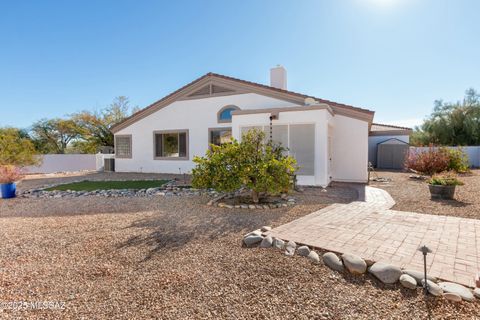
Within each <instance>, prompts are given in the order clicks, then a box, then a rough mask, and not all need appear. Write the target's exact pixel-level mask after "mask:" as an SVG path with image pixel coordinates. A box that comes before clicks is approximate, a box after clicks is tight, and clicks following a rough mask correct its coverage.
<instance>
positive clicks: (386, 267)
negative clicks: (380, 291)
mask: <svg viewBox="0 0 480 320" xmlns="http://www.w3.org/2000/svg"><path fill="white" fill-rule="evenodd" d="M368 271H369V272H370V273H371V274H373V275H374V276H375V277H376V278H377V279H378V280H380V281H381V282H383V283H386V284H391V283H395V282H397V281H398V279H399V278H400V276H401V275H402V270H401V269H400V268H399V267H396V266H392V265H390V264H386V263H383V262H376V263H374V264H373V265H372V266H371V267H370V269H369V270H368Z"/></svg>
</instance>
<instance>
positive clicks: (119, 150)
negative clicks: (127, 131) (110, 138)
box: [115, 135, 132, 158]
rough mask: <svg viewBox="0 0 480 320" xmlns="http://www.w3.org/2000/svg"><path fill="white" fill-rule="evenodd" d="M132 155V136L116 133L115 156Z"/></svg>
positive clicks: (125, 156) (129, 156)
mask: <svg viewBox="0 0 480 320" xmlns="http://www.w3.org/2000/svg"><path fill="white" fill-rule="evenodd" d="M131 157H132V136H131V135H116V136H115V158H131Z"/></svg>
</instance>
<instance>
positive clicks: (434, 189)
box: [428, 172, 463, 199]
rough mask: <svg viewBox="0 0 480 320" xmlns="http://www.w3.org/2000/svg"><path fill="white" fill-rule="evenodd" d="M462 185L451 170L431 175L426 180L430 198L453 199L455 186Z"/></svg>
mask: <svg viewBox="0 0 480 320" xmlns="http://www.w3.org/2000/svg"><path fill="white" fill-rule="evenodd" d="M461 185H463V182H462V181H460V180H459V179H458V178H457V175H456V174H455V173H453V172H447V173H443V174H438V175H434V176H432V178H431V179H430V180H428V188H429V189H430V196H431V198H432V199H453V196H454V195H455V187H456V186H461Z"/></svg>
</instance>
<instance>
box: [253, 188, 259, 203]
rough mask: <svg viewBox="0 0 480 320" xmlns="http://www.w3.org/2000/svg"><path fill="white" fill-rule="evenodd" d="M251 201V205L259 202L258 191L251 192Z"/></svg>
mask: <svg viewBox="0 0 480 320" xmlns="http://www.w3.org/2000/svg"><path fill="white" fill-rule="evenodd" d="M252 200H253V203H258V201H259V199H258V191H255V190H252Z"/></svg>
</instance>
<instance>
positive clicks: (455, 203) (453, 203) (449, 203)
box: [431, 199, 472, 208]
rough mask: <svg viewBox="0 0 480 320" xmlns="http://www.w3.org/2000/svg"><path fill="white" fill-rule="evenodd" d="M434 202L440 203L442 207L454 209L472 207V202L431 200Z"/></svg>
mask: <svg viewBox="0 0 480 320" xmlns="http://www.w3.org/2000/svg"><path fill="white" fill-rule="evenodd" d="M431 200H432V201H433V202H436V203H439V204H441V205H442V206H449V207H454V208H464V207H468V206H471V205H472V203H471V202H463V201H458V200H441V199H431Z"/></svg>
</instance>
